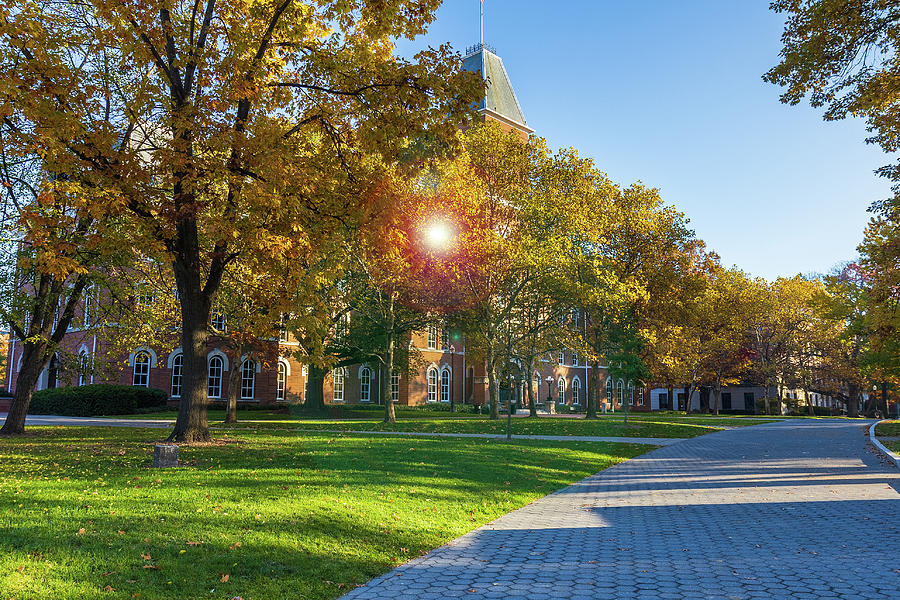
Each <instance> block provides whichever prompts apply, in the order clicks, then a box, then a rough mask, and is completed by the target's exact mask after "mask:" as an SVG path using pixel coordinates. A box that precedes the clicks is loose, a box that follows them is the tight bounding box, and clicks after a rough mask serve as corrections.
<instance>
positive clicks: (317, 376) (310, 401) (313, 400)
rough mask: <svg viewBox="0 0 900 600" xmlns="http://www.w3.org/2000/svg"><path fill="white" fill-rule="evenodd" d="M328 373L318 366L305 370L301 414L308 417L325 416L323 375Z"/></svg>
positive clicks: (311, 366)
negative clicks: (304, 387) (304, 390)
mask: <svg viewBox="0 0 900 600" xmlns="http://www.w3.org/2000/svg"><path fill="white" fill-rule="evenodd" d="M327 374H328V371H326V370H325V369H323V368H322V367H320V366H318V365H309V366H308V367H307V369H306V378H307V379H306V381H307V384H306V388H307V390H306V398H305V399H304V402H303V412H304V413H305V414H309V415H315V416H322V415H324V414H325V375H327Z"/></svg>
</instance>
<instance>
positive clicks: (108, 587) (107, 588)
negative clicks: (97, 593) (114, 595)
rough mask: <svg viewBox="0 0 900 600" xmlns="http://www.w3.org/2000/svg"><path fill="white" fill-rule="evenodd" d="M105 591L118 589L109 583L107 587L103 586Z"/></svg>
mask: <svg viewBox="0 0 900 600" xmlns="http://www.w3.org/2000/svg"><path fill="white" fill-rule="evenodd" d="M103 591H104V592H114V591H116V588H114V587H113V586H111V585H107V586H106V587H105V588H103Z"/></svg>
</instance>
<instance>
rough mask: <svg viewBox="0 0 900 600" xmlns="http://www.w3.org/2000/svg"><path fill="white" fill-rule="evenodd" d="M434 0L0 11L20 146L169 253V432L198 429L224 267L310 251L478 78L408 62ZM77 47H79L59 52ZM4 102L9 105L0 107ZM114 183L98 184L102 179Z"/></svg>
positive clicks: (108, 4)
mask: <svg viewBox="0 0 900 600" xmlns="http://www.w3.org/2000/svg"><path fill="white" fill-rule="evenodd" d="M439 4H440V2H439V0H389V1H386V2H384V1H378V2H376V1H371V0H349V1H345V0H334V1H323V2H302V1H299V0H268V1H265V2H249V1H244V0H242V1H238V2H228V3H225V2H221V1H219V0H205V1H202V2H174V3H173V2H160V1H150V2H141V3H134V2H127V1H124V0H114V1H105V2H99V1H98V2H87V3H84V2H74V1H71V2H70V1H65V2H49V1H40V0H19V1H16V2H14V3H12V4H11V5H5V6H4V7H3V8H0V48H2V52H3V61H4V68H3V72H2V75H0V97H2V98H3V102H4V104H3V106H4V108H3V110H2V116H3V117H4V118H5V117H7V115H9V114H10V113H11V112H15V114H16V115H19V116H20V117H19V118H20V119H21V120H23V121H24V122H27V123H29V126H28V128H23V133H22V135H23V136H25V137H27V141H28V143H29V144H30V147H31V148H32V149H33V151H34V152H36V153H40V154H48V153H52V155H55V156H59V157H64V158H65V164H62V163H60V164H59V165H58V167H57V168H56V169H54V170H55V172H56V173H57V176H58V179H60V180H64V179H65V178H66V175H69V174H73V173H79V172H85V171H87V172H90V173H91V177H92V182H93V184H94V185H95V186H96V187H97V189H98V190H102V191H104V193H103V194H99V195H98V196H97V198H96V201H95V203H94V205H93V210H94V211H95V212H96V214H98V215H105V214H108V213H122V214H125V215H127V216H128V218H130V219H131V220H132V221H133V223H134V226H135V232H136V234H138V235H140V236H142V237H143V241H142V242H141V247H142V248H144V249H145V250H146V252H148V253H150V254H152V255H153V256H155V257H158V258H159V259H160V260H161V261H164V262H168V263H169V264H171V265H172V269H173V271H174V278H175V281H176V285H177V287H178V294H179V299H180V302H181V308H182V310H181V316H182V323H181V336H182V340H181V341H182V349H183V352H184V357H185V358H184V389H183V392H182V399H181V403H180V405H179V414H178V419H177V421H176V424H175V430H174V432H173V434H172V437H173V438H175V439H177V440H179V441H188V442H190V441H195V440H196V441H202V440H206V439H208V438H209V431H208V426H207V420H206V408H205V407H206V371H207V365H206V347H207V340H208V337H209V332H208V329H207V327H208V325H207V324H208V322H209V318H210V311H211V307H212V306H213V304H214V302H215V298H216V295H217V293H218V292H219V290H220V286H221V282H222V279H223V277H224V276H225V273H226V272H227V271H228V270H229V269H230V268H231V265H232V264H233V263H234V262H235V261H236V260H238V259H239V258H240V257H242V256H243V255H244V254H247V253H251V254H255V253H263V252H267V251H270V250H271V249H272V248H277V249H280V251H281V252H282V253H284V254H286V255H289V254H294V255H295V256H296V257H298V259H302V258H303V257H304V255H306V254H310V253H315V252H316V251H317V249H318V248H319V247H320V245H321V241H322V240H325V239H328V238H329V237H331V236H334V235H336V231H338V230H340V228H341V227H342V226H343V223H344V222H345V221H346V220H348V219H352V218H353V216H354V215H355V214H357V213H358V212H359V210H360V208H361V206H362V205H363V204H364V197H365V194H366V193H367V191H368V190H369V189H370V188H371V186H372V184H373V181H376V180H377V179H378V177H379V175H378V173H379V171H380V169H379V164H384V163H387V162H390V161H391V160H393V158H394V157H395V156H397V155H398V154H399V153H400V152H402V151H403V150H404V149H405V147H406V145H407V140H408V139H409V138H410V137H411V136H416V135H419V134H421V132H422V131H423V129H428V130H430V131H431V133H432V134H433V135H434V136H437V137H451V136H452V135H453V133H454V129H455V127H456V126H457V124H459V123H461V122H464V121H465V115H466V114H468V112H469V107H470V105H471V103H472V101H473V100H474V98H475V97H476V96H477V95H478V88H479V85H480V82H477V81H476V78H475V77H472V76H470V75H463V74H461V73H460V70H459V57H458V55H456V54H454V53H452V52H450V51H449V49H448V48H440V49H428V50H425V51H423V52H421V53H419V54H418V55H417V56H416V58H415V60H414V61H412V62H408V61H405V60H402V59H399V58H396V57H394V56H393V55H392V47H393V46H392V40H393V39H395V38H397V37H413V36H415V35H418V34H420V33H422V32H424V30H425V27H426V26H427V25H428V23H429V22H430V21H431V20H432V18H433V14H434V11H435V9H436V8H437V7H438V5H439ZM71 56H77V57H81V59H82V60H81V61H80V62H74V61H71V60H69V57H71ZM11 107H14V110H12V109H11ZM110 190H113V191H114V193H113V192H110Z"/></svg>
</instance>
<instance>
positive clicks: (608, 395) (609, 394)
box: [606, 379, 613, 406]
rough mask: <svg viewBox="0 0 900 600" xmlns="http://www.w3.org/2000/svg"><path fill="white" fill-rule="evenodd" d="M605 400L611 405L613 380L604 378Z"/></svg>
mask: <svg viewBox="0 0 900 600" xmlns="http://www.w3.org/2000/svg"><path fill="white" fill-rule="evenodd" d="M606 401H607V402H609V405H610V406H612V403H613V382H612V379H607V380H606Z"/></svg>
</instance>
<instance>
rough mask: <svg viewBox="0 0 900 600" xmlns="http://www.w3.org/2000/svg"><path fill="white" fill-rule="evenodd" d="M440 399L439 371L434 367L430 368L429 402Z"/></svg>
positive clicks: (427, 398)
mask: <svg viewBox="0 0 900 600" xmlns="http://www.w3.org/2000/svg"><path fill="white" fill-rule="evenodd" d="M437 399H438V371H437V369H435V368H434V367H429V369H428V396H427V397H426V400H427V401H428V402H437Z"/></svg>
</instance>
